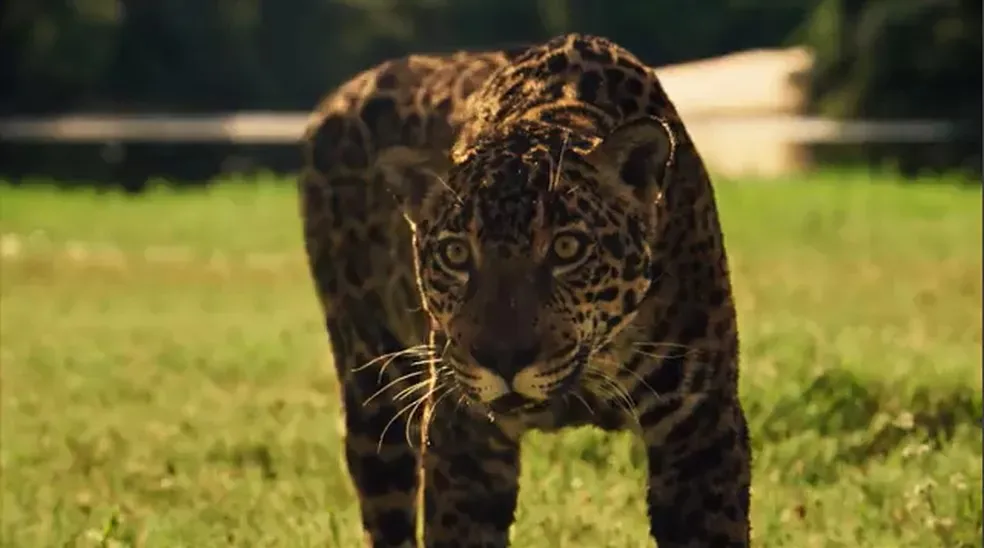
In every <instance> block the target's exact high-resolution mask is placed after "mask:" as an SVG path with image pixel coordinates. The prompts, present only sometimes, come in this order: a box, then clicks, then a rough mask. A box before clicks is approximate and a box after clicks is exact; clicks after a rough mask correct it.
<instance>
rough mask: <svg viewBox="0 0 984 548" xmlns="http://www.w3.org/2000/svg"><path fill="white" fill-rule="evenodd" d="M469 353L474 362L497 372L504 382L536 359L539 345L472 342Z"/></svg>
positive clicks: (538, 353) (510, 379)
mask: <svg viewBox="0 0 984 548" xmlns="http://www.w3.org/2000/svg"><path fill="white" fill-rule="evenodd" d="M470 353H471V357H472V359H474V360H475V363H476V364H478V365H480V366H481V367H484V368H486V369H488V370H490V371H494V372H496V373H498V374H499V375H500V376H501V377H502V378H503V379H505V381H506V382H512V379H513V377H515V376H516V374H517V373H519V372H520V371H522V370H523V369H525V368H526V367H529V366H530V365H532V364H533V363H534V362H535V361H536V358H537V357H538V356H539V355H540V345H539V344H532V345H528V346H520V347H514V346H508V345H502V344H481V345H478V344H473V345H472V346H471V349H470Z"/></svg>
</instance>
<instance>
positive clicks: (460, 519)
mask: <svg viewBox="0 0 984 548" xmlns="http://www.w3.org/2000/svg"><path fill="white" fill-rule="evenodd" d="M464 415H465V414H464V413H462V414H460V415H459V420H460V422H458V423H457V424H456V425H454V427H453V428H452V427H448V428H445V429H444V431H443V432H440V433H435V435H434V436H433V437H432V442H431V444H430V446H428V447H427V448H426V449H425V451H424V456H423V465H424V485H425V488H424V544H425V546H426V548H460V547H482V548H505V547H506V546H508V544H509V527H510V526H511V525H512V523H513V517H514V514H515V511H516V499H517V495H518V492H519V445H518V442H516V441H512V440H509V439H506V438H505V437H502V435H501V434H500V433H499V432H498V431H496V430H495V426H494V425H492V424H490V423H488V422H487V421H485V420H483V419H481V418H477V417H472V416H464ZM437 420H438V421H440V420H441V419H440V417H438V418H437Z"/></svg>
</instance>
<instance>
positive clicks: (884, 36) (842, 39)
mask: <svg viewBox="0 0 984 548" xmlns="http://www.w3.org/2000/svg"><path fill="white" fill-rule="evenodd" d="M2 10H3V12H4V13H3V20H2V22H0V77H2V81H3V82H4V85H3V86H2V88H0V114H13V113H17V114H28V113H58V112H79V111H99V112H106V111H111V112H127V111H158V112H160V111H166V112H215V111H230V110H268V109H270V110H278V109H285V110H306V109H309V108H311V107H312V106H313V105H314V104H315V103H316V101H317V100H318V98H319V97H320V96H322V95H323V94H324V93H325V92H326V91H327V90H329V89H330V88H331V87H332V86H334V85H337V84H338V83H340V82H342V81H343V80H345V79H346V78H348V77H349V76H351V75H352V74H354V73H356V72H358V71H360V70H362V69H364V68H367V67H369V66H371V65H373V64H375V63H377V62H379V61H381V60H384V59H386V58H390V57H395V56H400V55H404V54H406V53H408V52H411V51H429V52H440V51H451V50H456V49H482V48H494V47H500V46H503V45H507V44H516V43H522V42H530V41H535V40H541V39H545V38H547V37H550V36H553V35H556V34H559V33H562V32H566V31H571V30H577V31H580V32H587V33H595V34H601V35H605V36H609V37H611V38H613V39H615V40H616V41H618V42H620V43H622V44H623V45H625V46H626V47H628V48H629V49H631V50H632V51H634V52H635V53H637V54H638V55H639V56H640V57H641V58H643V59H644V60H645V61H647V62H649V63H650V64H653V65H657V66H658V65H664V64H669V63H676V62H682V61H688V60H694V59H699V58H704V57H710V56H715V55H720V54H724V53H729V52H733V51H737V50H742V49H748V48H756V47H777V46H783V45H790V44H793V43H807V44H809V45H810V46H811V47H813V48H814V49H815V51H816V52H817V55H818V60H817V70H816V71H814V73H813V74H812V75H810V78H809V87H810V90H811V97H812V100H813V101H812V103H813V108H814V109H815V110H817V111H818V112H820V113H823V114H827V115H836V116H843V117H856V116H864V117H876V118H911V117H914V116H920V117H922V116H925V117H933V118H936V117H946V118H950V119H958V120H960V121H965V122H967V124H968V125H970V126H974V123H976V126H974V127H976V132H977V134H978V135H979V134H980V118H981V109H980V106H981V94H980V90H981V2H980V0H782V1H776V0H700V1H699V2H696V1H695V2H671V1H669V0H663V1H655V0H654V1H649V2H646V1H625V2H614V1H612V0H607V1H606V0H211V1H209V0H156V1H147V0H7V1H6V2H5V3H4V7H3V8H2ZM723 92H726V91H723ZM974 127H972V128H971V130H972V131H973V130H974ZM977 141H978V142H979V137H978V138H977ZM181 147H182V146H181V145H153V146H152V145H146V146H142V145H138V146H136V147H128V156H131V157H132V153H134V152H138V151H140V150H143V151H144V152H143V155H144V156H146V161H151V160H152V159H153V158H157V162H158V163H159V162H163V163H169V162H171V160H173V159H174V158H175V157H176V155H179V153H178V152H175V151H176V150H178V149H180V148H181ZM5 148H7V147H5ZM186 148H187V147H186ZM214 148H215V147H201V146H198V147H196V151H195V154H196V155H197V156H198V160H190V157H186V156H182V158H185V160H183V163H185V164H188V163H191V164H196V162H200V163H201V164H202V166H206V165H211V164H214V163H215V162H216V161H217V160H216V155H217V153H216V152H215V150H213V149H214ZM977 148H978V149H979V148H980V147H979V145H978V146H977ZM187 152H188V150H184V151H182V152H180V155H184V154H186V153H187ZM293 153H294V151H290V154H293ZM978 153H979V150H978ZM978 155H979V154H978ZM3 156H4V157H3V158H2V160H3V163H4V165H7V164H8V163H10V162H9V161H12V160H14V159H15V158H14V157H15V156H16V157H17V158H22V157H24V156H23V155H22V154H19V153H18V154H11V153H10V152H9V150H8V152H6V153H4V154H3ZM28 156H31V157H33V155H28ZM137 156H140V153H138V154H137ZM285 158H286V157H285ZM289 158H290V159H289V160H286V159H285V160H284V164H285V165H288V166H289V165H290V163H292V162H295V161H296V156H290V157H289ZM168 159H170V160H168ZM21 163H23V161H22V162H21ZM66 163H68V164H73V169H78V167H79V165H78V163H77V162H71V161H69V162H66ZM171 163H173V162H171ZM49 165H50V162H49ZM203 169H206V171H207V170H208V169H209V168H203ZM192 171H194V170H192ZM186 176H193V175H191V174H186Z"/></svg>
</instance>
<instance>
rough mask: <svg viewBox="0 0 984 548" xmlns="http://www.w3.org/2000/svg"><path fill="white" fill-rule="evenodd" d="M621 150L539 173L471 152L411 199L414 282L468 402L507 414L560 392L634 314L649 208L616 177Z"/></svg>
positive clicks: (650, 225) (642, 285) (643, 277)
mask: <svg viewBox="0 0 984 548" xmlns="http://www.w3.org/2000/svg"><path fill="white" fill-rule="evenodd" d="M652 155H653V153H650V154H649V156H652ZM649 156H645V157H644V158H643V160H642V161H644V162H649V159H648V158H649ZM656 157H657V158H659V156H658V154H657V155H656ZM627 158H628V156H626V155H620V156H617V157H616V158H615V159H611V158H610V157H607V156H605V157H601V158H598V157H597V154H595V156H587V157H581V156H578V155H576V154H574V155H573V156H569V158H568V160H567V161H566V163H565V164H564V166H566V167H565V168H564V169H563V170H562V171H561V174H560V175H559V176H554V177H551V179H552V180H549V181H546V180H543V179H544V178H545V170H543V169H540V168H539V167H538V166H536V165H530V164H529V162H524V161H522V160H519V159H514V160H512V161H502V160H501V159H498V158H495V157H494V156H492V157H487V156H486V157H482V156H477V157H474V158H471V159H468V160H466V161H465V162H464V163H463V164H460V165H459V166H456V168H455V169H454V170H453V171H452V173H451V174H450V176H449V181H448V183H449V184H447V185H442V186H441V190H439V191H436V194H432V195H430V196H427V197H426V199H425V200H423V201H422V202H421V203H422V204H423V205H422V207H421V208H420V209H419V210H418V211H419V212H422V213H420V214H419V215H418V219H423V220H422V222H418V223H415V226H416V231H415V236H414V240H415V245H414V250H415V253H416V263H417V273H418V281H419V289H420V292H421V295H422V298H423V300H424V302H425V305H426V307H427V309H428V311H429V312H430V315H431V317H432V319H433V322H434V324H435V326H436V327H437V328H438V329H439V331H441V332H443V334H444V335H445V337H444V338H445V339H446V344H447V346H446V347H445V348H444V349H443V350H442V349H437V351H438V353H439V355H441V356H442V363H443V365H444V366H445V367H447V368H448V370H450V372H452V373H453V375H454V378H455V379H456V381H457V382H456V383H454V385H455V386H457V387H459V388H460V389H461V391H463V392H464V394H465V395H466V396H467V397H468V398H469V399H470V400H472V401H473V402H478V403H481V404H485V405H487V406H489V407H490V408H491V410H493V411H498V412H511V411H518V410H522V409H525V408H529V407H536V406H538V405H540V404H543V403H545V402H547V401H549V400H552V399H554V398H558V397H562V396H563V395H565V394H567V393H569V392H570V391H571V390H572V389H576V388H578V387H579V385H580V384H581V383H582V382H583V381H584V380H585V376H584V372H585V370H586V366H587V364H588V362H589V360H591V359H592V358H593V357H595V354H596V353H597V352H598V351H599V350H600V349H601V348H602V347H603V346H605V345H606V344H607V343H609V342H610V341H611V340H612V338H613V337H614V335H615V334H617V333H618V332H619V331H620V330H621V329H623V328H624V327H626V326H627V325H628V324H629V323H630V322H631V321H632V319H633V318H634V316H635V314H636V312H637V310H638V307H639V305H640V303H641V302H642V300H643V298H644V297H645V294H646V291H647V289H648V288H649V285H650V283H651V281H650V264H651V262H652V260H653V257H652V245H651V244H652V241H651V240H652V237H653V234H654V233H655V232H656V231H657V227H656V223H657V215H655V213H654V212H655V210H656V208H655V205H654V204H655V203H656V201H655V200H652V199H649V197H651V195H650V194H646V193H645V192H639V188H638V186H637V187H629V186H627V185H626V183H625V181H624V178H625V177H626V174H627V173H629V172H628V171H626V165H627V163H628V161H629V160H627ZM617 160H621V161H617ZM663 160H664V161H665V157H663ZM660 173H661V172H660ZM640 176H641V177H650V178H652V177H653V176H654V175H653V174H651V173H648V172H643V174H642V175H640ZM452 189H458V191H455V190H452ZM408 217H410V215H408Z"/></svg>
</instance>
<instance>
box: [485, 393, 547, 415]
mask: <svg viewBox="0 0 984 548" xmlns="http://www.w3.org/2000/svg"><path fill="white" fill-rule="evenodd" d="M549 404H550V400H534V399H532V398H528V397H526V396H524V395H522V394H519V393H516V392H510V393H508V394H506V395H504V396H499V397H498V398H496V399H494V400H492V401H491V402H489V403H488V404H487V405H488V408H489V410H490V411H492V412H493V413H496V414H499V415H516V414H519V413H524V412H526V413H528V412H532V411H539V410H540V409H543V408H545V407H547V406H548V405H549Z"/></svg>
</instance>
